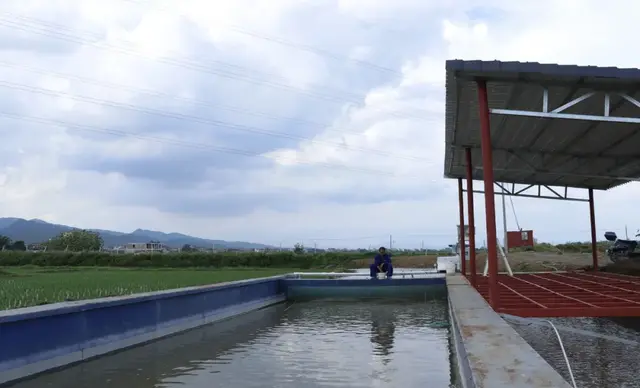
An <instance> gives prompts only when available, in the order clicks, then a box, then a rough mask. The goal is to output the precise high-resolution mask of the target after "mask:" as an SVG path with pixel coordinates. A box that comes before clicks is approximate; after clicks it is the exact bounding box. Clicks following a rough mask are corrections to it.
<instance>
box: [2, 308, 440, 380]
mask: <svg viewBox="0 0 640 388" xmlns="http://www.w3.org/2000/svg"><path fill="white" fill-rule="evenodd" d="M447 316H448V314H447V304H446V301H442V300H430V301H428V302H426V301H425V300H424V298H423V300H422V301H411V300H406V299H401V300H375V301H372V300H366V301H364V300H350V301H349V300H347V301H342V302H338V301H332V302H326V301H311V302H295V303H293V304H289V305H288V306H286V305H284V304H281V305H278V306H273V307H270V308H267V309H263V310H259V311H256V312H252V313H249V314H245V315H243V316H241V317H237V318H234V319H231V320H227V321H224V322H220V323H216V324H213V325H210V326H206V327H203V328H200V329H196V330H192V331H189V332H186V333H183V334H179V335H176V336H173V337H170V338H167V339H164V340H161V341H157V342H152V343H149V344H147V345H144V346H140V347H136V348H133V349H130V350H126V351H122V352H119V353H116V354H113V355H109V356H106V357H102V358H99V359H96V360H93V361H90V362H86V363H82V364H78V365H75V366H73V367H70V368H67V369H64V370H61V371H58V372H55V373H49V374H44V375H41V376H38V377H36V378H34V379H31V380H27V381H23V382H20V383H18V384H16V385H15V386H14V388H47V387H48V388H87V387H91V388H107V387H118V388H174V387H188V388H205V387H206V388H210V387H212V386H215V387H271V386H272V387H275V386H278V387H285V388H286V387H291V388H297V387H302V386H304V387H309V388H314V387H325V386H349V387H363V388H364V387H372V386H377V387H398V386H416V384H419V386H424V385H425V384H432V385H430V386H434V387H435V386H437V387H447V386H452V385H451V371H450V368H451V362H450V360H451V359H450V354H451V350H450V346H449V345H450V343H449V329H448V327H446V326H443V325H442V322H443V321H446V320H447ZM425 366H427V367H425Z"/></svg>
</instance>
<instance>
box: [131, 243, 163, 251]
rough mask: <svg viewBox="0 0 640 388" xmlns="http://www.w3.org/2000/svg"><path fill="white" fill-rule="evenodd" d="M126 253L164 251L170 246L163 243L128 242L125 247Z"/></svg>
mask: <svg viewBox="0 0 640 388" xmlns="http://www.w3.org/2000/svg"><path fill="white" fill-rule="evenodd" d="M123 248H124V253H153V252H158V253H164V252H167V251H169V248H168V247H167V246H166V245H164V244H163V243H128V244H126V245H125V246H124V247H123Z"/></svg>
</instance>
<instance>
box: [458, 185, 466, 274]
mask: <svg viewBox="0 0 640 388" xmlns="http://www.w3.org/2000/svg"><path fill="white" fill-rule="evenodd" d="M458 208H459V210H460V228H459V229H458V230H459V231H458V234H459V235H460V236H459V241H458V244H460V267H461V268H460V271H462V275H464V276H467V255H466V252H465V251H466V250H467V249H466V248H467V247H466V246H465V245H466V244H465V242H464V200H463V198H462V178H458Z"/></svg>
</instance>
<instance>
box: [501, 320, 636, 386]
mask: <svg viewBox="0 0 640 388" xmlns="http://www.w3.org/2000/svg"><path fill="white" fill-rule="evenodd" d="M550 321H552V322H553V323H554V324H555V325H556V326H557V327H558V329H559V332H560V336H561V337H562V342H563V343H564V346H565V349H566V351H567V355H568V357H569V361H570V362H571V369H572V370H573V374H574V376H575V378H576V383H577V385H578V387H580V388H631V387H634V388H635V387H637V388H640V378H638V375H637V367H638V365H640V332H638V331H636V330H638V329H639V328H640V320H638V319H635V318H633V319H632V318H623V319H620V318H619V319H607V318H553V319H550ZM517 322H522V321H520V320H518V321H517ZM509 323H510V324H511V325H512V327H513V328H514V329H515V330H516V331H517V332H518V333H520V335H521V336H522V337H523V338H524V339H525V340H526V341H527V342H528V343H529V344H531V346H532V347H533V348H534V349H535V350H536V351H537V352H538V353H539V354H540V355H541V356H542V357H543V358H544V359H545V360H547V362H548V363H549V364H551V365H552V366H553V367H554V368H555V369H556V370H557V371H558V372H560V373H561V374H562V375H563V376H564V377H565V379H567V381H569V373H568V371H567V367H566V362H565V361H564V357H563V356H562V351H561V350H560V346H559V345H558V340H557V339H556V336H555V334H554V333H553V331H552V329H551V327H550V326H548V325H538V324H529V325H523V324H521V323H515V322H513V321H509Z"/></svg>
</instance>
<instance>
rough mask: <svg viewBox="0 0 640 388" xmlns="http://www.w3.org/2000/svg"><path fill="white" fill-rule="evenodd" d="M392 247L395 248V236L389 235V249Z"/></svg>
mask: <svg viewBox="0 0 640 388" xmlns="http://www.w3.org/2000/svg"><path fill="white" fill-rule="evenodd" d="M391 248H393V236H392V235H389V250H391Z"/></svg>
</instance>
